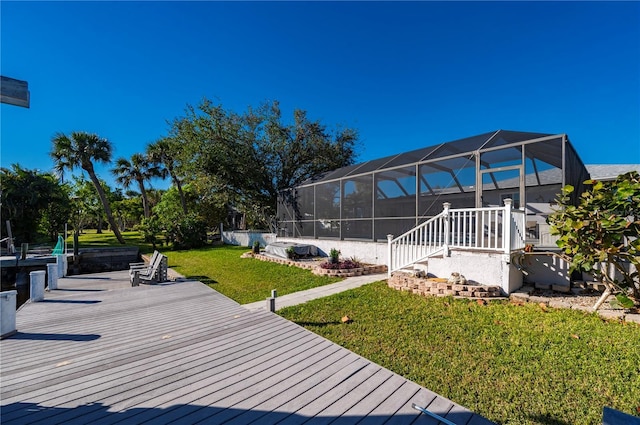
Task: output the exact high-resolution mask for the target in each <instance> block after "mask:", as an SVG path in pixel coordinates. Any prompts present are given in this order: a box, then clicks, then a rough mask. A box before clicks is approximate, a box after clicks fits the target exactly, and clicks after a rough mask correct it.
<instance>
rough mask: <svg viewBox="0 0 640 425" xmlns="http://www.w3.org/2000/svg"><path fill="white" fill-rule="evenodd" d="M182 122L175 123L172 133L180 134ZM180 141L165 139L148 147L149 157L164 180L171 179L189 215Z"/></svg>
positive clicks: (183, 208) (171, 138)
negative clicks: (183, 188)
mask: <svg viewBox="0 0 640 425" xmlns="http://www.w3.org/2000/svg"><path fill="white" fill-rule="evenodd" d="M180 125H181V120H176V121H174V123H173V125H172V129H171V133H173V134H179V128H180ZM181 145H182V144H181V143H180V140H179V139H178V138H176V137H171V136H170V137H164V138H162V139H160V140H158V141H156V142H155V143H151V144H149V145H148V146H147V152H146V153H147V157H148V158H149V159H150V160H151V161H152V162H153V163H154V164H155V165H156V166H158V170H159V172H160V175H161V177H162V178H166V177H167V175H168V176H169V177H170V178H171V182H172V183H173V185H174V186H175V187H176V189H177V190H178V194H179V195H180V205H182V211H183V212H184V213H185V214H187V213H188V212H189V210H188V207H187V200H186V197H185V195H184V192H183V190H182V184H183V180H184V179H183V178H182V176H181V173H180V169H181V164H180V154H181V152H182V148H181Z"/></svg>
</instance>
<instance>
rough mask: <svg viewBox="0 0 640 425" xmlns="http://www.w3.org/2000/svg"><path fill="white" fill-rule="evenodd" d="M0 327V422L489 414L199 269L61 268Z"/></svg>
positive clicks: (367, 420) (377, 419) (361, 419)
mask: <svg viewBox="0 0 640 425" xmlns="http://www.w3.org/2000/svg"><path fill="white" fill-rule="evenodd" d="M58 285H59V288H60V290H56V291H52V292H51V293H47V294H46V297H45V301H44V302H40V303H28V304H26V305H24V306H23V307H22V308H21V309H20V310H19V311H18V313H17V327H18V334H16V335H15V336H13V337H11V338H9V339H5V340H2V341H0V354H1V360H0V376H1V381H0V386H1V391H0V400H1V401H0V405H1V409H0V422H1V423H2V424H3V425H4V424H25V423H29V424H62V423H65V424H67V423H72V424H76V423H77V424H89V423H91V424H112V423H126V424H131V423H147V422H148V423H151V424H164V423H184V424H193V423H199V422H204V423H208V424H222V423H225V424H226V423H229V424H248V423H259V424H275V423H282V424H300V423H311V424H328V423H335V424H354V423H363V424H383V423H385V424H412V423H415V424H437V423H438V421H436V420H433V419H430V418H428V417H427V416H425V415H421V414H419V412H417V411H416V410H414V409H412V407H411V403H412V402H413V403H416V404H418V405H420V406H423V407H427V408H428V409H429V410H431V411H433V412H435V413H437V414H440V415H442V416H444V417H446V418H447V419H448V420H450V421H452V422H454V423H455V424H458V425H463V424H469V425H471V424H489V423H490V422H489V421H487V420H486V419H484V418H482V417H481V416H478V415H476V414H473V413H472V412H470V411H468V410H467V409H464V408H462V407H461V406H459V405H456V404H454V403H452V402H451V401H449V400H447V399H445V398H443V397H440V396H438V395H437V394H435V393H433V392H431V391H429V390H427V389H425V388H422V387H420V386H418V385H417V384H415V383H413V382H411V381H407V380H406V379H404V378H402V377H400V376H399V375H397V374H394V373H392V372H390V371H389V370H387V369H384V368H382V367H380V366H378V365H376V364H375V363H372V362H370V361H369V360H367V359H364V358H362V357H360V356H358V355H356V354H354V353H352V352H350V351H348V350H346V349H344V348H342V347H340V346H338V345H336V344H333V343H331V342H330V341H328V340H326V339H324V338H322V337H320V336H317V335H315V334H313V333H311V332H309V331H307V330H305V329H304V328H302V327H300V326H298V325H296V324H294V323H291V322H289V321H287V320H285V319H283V318H281V317H279V316H277V315H275V314H272V313H268V312H266V311H259V310H257V311H249V310H248V309H246V308H244V307H242V306H240V305H239V304H237V303H235V302H234V301H232V300H230V299H228V298H226V297H224V296H223V295H221V294H219V293H217V292H216V291H213V290H212V289H210V288H208V287H207V286H205V285H204V284H202V283H200V282H195V281H191V282H186V281H185V282H176V283H171V284H166V285H156V286H145V285H143V286H140V287H135V288H132V287H130V285H129V283H128V275H127V272H112V273H103V274H95V275H88V276H79V277H69V278H64V279H60V280H59V282H58Z"/></svg>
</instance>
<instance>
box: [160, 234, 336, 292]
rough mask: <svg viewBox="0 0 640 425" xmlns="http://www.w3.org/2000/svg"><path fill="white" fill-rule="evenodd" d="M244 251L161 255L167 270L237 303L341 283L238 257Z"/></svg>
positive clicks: (214, 249) (226, 248)
mask: <svg viewBox="0 0 640 425" xmlns="http://www.w3.org/2000/svg"><path fill="white" fill-rule="evenodd" d="M161 251H162V250H161ZM247 251H249V248H247V247H236V246H229V245H225V246H219V247H208V248H202V249H196V250H190V251H162V253H163V254H165V255H166V256H167V257H168V258H169V267H170V268H172V269H174V270H175V271H177V272H178V273H180V274H182V275H184V276H186V277H189V278H194V279H198V280H200V281H201V282H203V283H206V284H207V285H209V286H210V287H212V288H213V289H215V290H216V291H218V292H221V293H223V294H224V295H226V296H228V297H229V298H231V299H233V300H235V301H237V302H239V303H240V304H246V303H250V302H254V301H260V300H264V299H265V298H267V297H269V296H270V295H271V290H272V289H275V290H277V291H278V295H285V294H290V293H292V292H298V291H303V290H305V289H310V288H315V287H317V286H322V285H327V284H329V283H333V282H337V281H339V280H340V279H337V278H330V277H327V276H316V275H314V274H313V273H311V271H310V270H303V269H300V268H297V267H288V266H284V265H282V264H277V263H271V262H266V261H260V260H256V259H253V258H240V256H241V255H242V253H244V252H247Z"/></svg>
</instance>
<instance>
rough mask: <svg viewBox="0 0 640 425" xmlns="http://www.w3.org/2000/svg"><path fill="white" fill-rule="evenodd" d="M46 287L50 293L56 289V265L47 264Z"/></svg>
mask: <svg viewBox="0 0 640 425" xmlns="http://www.w3.org/2000/svg"><path fill="white" fill-rule="evenodd" d="M47 286H48V287H49V290H50V291H51V290H52V289H58V265H57V264H56V263H49V264H47Z"/></svg>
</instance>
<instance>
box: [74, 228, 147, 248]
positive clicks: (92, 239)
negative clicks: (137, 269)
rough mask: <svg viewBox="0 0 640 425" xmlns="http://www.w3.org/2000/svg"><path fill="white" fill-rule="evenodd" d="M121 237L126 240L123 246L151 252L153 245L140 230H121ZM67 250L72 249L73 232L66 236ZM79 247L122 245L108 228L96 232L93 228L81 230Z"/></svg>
mask: <svg viewBox="0 0 640 425" xmlns="http://www.w3.org/2000/svg"><path fill="white" fill-rule="evenodd" d="M122 237H123V239H124V240H125V242H126V245H125V246H137V247H138V248H139V249H140V252H142V253H148V252H153V246H152V245H151V244H150V243H147V242H145V241H144V238H143V237H142V234H140V232H135V231H130V232H122ZM67 244H68V246H69V251H72V250H73V234H71V235H69V236H67ZM78 246H79V247H80V248H100V247H122V246H123V245H122V244H120V242H118V239H116V236H115V234H114V233H113V232H112V231H110V230H103V231H102V233H97V232H96V230H95V229H88V230H83V232H82V234H81V235H80V237H79V238H78Z"/></svg>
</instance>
